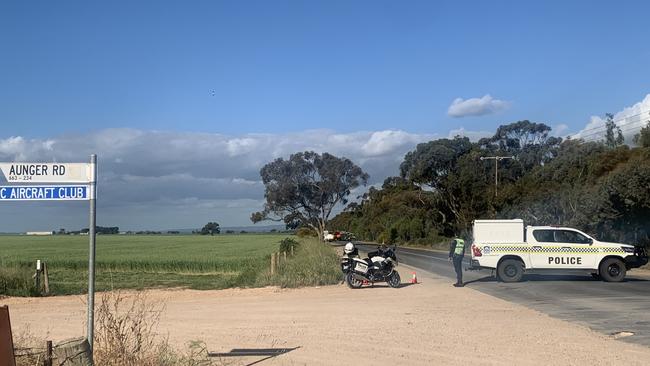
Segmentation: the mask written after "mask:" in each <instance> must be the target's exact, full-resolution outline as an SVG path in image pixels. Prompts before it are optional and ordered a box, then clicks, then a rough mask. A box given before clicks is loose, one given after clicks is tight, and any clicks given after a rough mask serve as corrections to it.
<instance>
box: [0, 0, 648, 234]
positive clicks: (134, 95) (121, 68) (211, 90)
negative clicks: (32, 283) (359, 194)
mask: <svg viewBox="0 0 650 366" xmlns="http://www.w3.org/2000/svg"><path fill="white" fill-rule="evenodd" d="M648 14H650V3H648V2H646V1H625V2H611V1H543V2H542V1H538V2H529V1H490V2H488V1H476V2H469V1H465V2H461V1H454V2H452V1H448V2H441V1H407V2H395V1H320V2H316V1H230V2H226V1H190V2H180V1H179V2H165V1H150V2H146V1H129V2H127V1H111V2H104V3H101V4H98V3H96V2H95V3H91V2H82V1H65V2H62V1H29V2H24V1H23V2H20V1H4V2H1V3H0V125H1V126H2V129H0V161H60V162H63V161H69V162H75V161H87V159H88V155H89V154H91V153H97V154H98V155H99V161H100V165H99V173H100V174H99V177H100V189H99V192H100V200H99V201H98V220H99V224H100V225H105V226H113V225H118V226H120V227H122V228H124V229H141V228H150V229H165V228H183V227H196V226H200V225H199V224H200V223H203V222H207V221H212V220H217V221H219V222H221V223H222V224H224V225H247V224H250V221H249V219H248V218H249V215H250V213H251V212H253V211H256V210H259V209H260V208H261V207H262V204H263V186H262V184H261V182H260V179H259V169H260V167H261V166H263V165H264V164H265V163H266V162H268V161H270V160H271V159H273V158H276V157H287V156H288V155H289V154H291V153H293V152H297V151H303V150H307V149H309V150H315V151H321V152H322V151H328V152H331V153H334V154H336V155H343V156H347V157H350V158H351V159H353V161H355V162H356V163H357V164H359V165H360V166H362V168H363V169H364V170H366V171H367V172H369V173H370V175H371V180H370V183H371V184H379V183H381V182H382V181H383V179H384V178H385V177H387V176H389V175H396V174H398V170H397V167H398V165H399V162H400V161H401V159H402V157H403V156H404V154H405V153H406V152H408V151H409V150H411V149H413V148H414V147H415V145H416V144H417V143H419V142H423V141H428V140H431V139H433V138H438V137H447V136H450V135H454V134H456V133H459V132H460V133H464V134H466V135H468V136H470V137H473V138H477V137H480V136H485V135H487V134H489V133H491V131H494V130H495V129H496V127H497V126H498V125H500V124H503V123H509V122H513V121H517V120H520V119H529V120H532V121H536V122H544V123H547V124H548V125H550V126H553V127H556V130H558V133H560V134H563V135H566V134H569V133H577V132H578V131H581V130H584V129H586V132H584V131H583V136H587V137H594V136H593V132H592V131H593V129H594V128H596V129H597V128H599V126H601V125H602V120H601V119H599V118H597V117H595V116H603V115H604V114H605V113H606V112H612V113H617V116H618V117H620V119H621V120H622V121H627V120H626V119H625V117H626V116H632V115H634V114H639V113H637V112H639V111H641V112H642V113H641V114H642V116H645V114H644V113H647V111H648V110H650V96H648V94H649V93H650V72H649V71H650V70H649V67H648V65H650V49H649V48H648V47H647V44H648V38H649V37H648V35H649V34H650V31H649V30H648ZM648 117H650V114H649V115H648ZM637 118H641V117H637ZM643 118H645V117H643ZM632 122H634V123H637V124H638V122H643V121H642V120H641V119H639V121H632ZM632 122H623V123H628V124H627V127H629V126H630V123H632ZM590 132H591V134H590ZM85 215H87V212H86V211H85V205H83V204H81V205H76V206H75V205H70V206H65V207H64V206H60V205H53V204H46V205H43V204H29V205H20V204H8V205H2V206H0V217H2V218H3V220H1V221H0V231H14V230H39V229H49V228H56V229H58V228H59V227H67V228H71V229H72V228H79V227H81V226H83V223H84V222H85V221H86V218H85ZM27 217H29V218H30V220H26V218H27Z"/></svg>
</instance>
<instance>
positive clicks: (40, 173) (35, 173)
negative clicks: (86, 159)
mask: <svg viewBox="0 0 650 366" xmlns="http://www.w3.org/2000/svg"><path fill="white" fill-rule="evenodd" d="M0 170H2V174H3V175H4V177H5V179H6V180H7V182H9V183H89V182H91V181H92V167H91V165H90V164H85V163H64V164H57V163H0Z"/></svg>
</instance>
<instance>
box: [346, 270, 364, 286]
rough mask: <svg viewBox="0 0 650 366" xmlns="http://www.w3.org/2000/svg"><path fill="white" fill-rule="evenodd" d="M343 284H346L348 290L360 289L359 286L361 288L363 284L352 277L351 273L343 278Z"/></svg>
mask: <svg viewBox="0 0 650 366" xmlns="http://www.w3.org/2000/svg"><path fill="white" fill-rule="evenodd" d="M345 283H347V284H348V287H349V288H361V286H363V282H362V281H361V280H359V279H357V278H356V277H354V275H353V274H352V273H351V272H349V273H348V275H347V276H345Z"/></svg>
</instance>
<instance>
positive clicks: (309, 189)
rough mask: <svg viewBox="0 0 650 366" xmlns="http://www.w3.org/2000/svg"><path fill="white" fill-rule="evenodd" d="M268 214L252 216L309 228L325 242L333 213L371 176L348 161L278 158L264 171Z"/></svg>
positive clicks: (305, 155)
mask: <svg viewBox="0 0 650 366" xmlns="http://www.w3.org/2000/svg"><path fill="white" fill-rule="evenodd" d="M260 175H261V177H262V182H263V183H264V187H265V193H264V197H265V199H266V203H265V204H264V210H262V211H260V212H255V213H253V214H252V215H251V220H252V221H253V222H254V223H256V222H259V221H262V220H276V221H283V222H284V223H285V224H286V225H287V227H289V228H297V227H300V226H307V227H310V228H311V229H313V230H314V231H315V232H316V233H317V234H318V236H319V237H320V238H321V240H322V238H323V232H324V231H325V229H326V226H327V222H328V220H329V218H330V215H331V214H332V210H333V209H334V208H335V207H336V206H337V205H339V204H341V205H345V204H346V203H347V202H348V200H347V197H348V196H349V195H350V192H351V190H352V189H354V188H357V187H359V186H360V185H366V184H367V182H368V174H366V173H365V172H364V171H363V170H362V169H361V168H360V167H358V166H357V165H355V164H354V163H353V162H352V161H351V160H349V159H347V158H344V157H343V158H339V157H336V156H334V155H331V154H328V153H323V154H318V153H315V152H313V151H305V152H299V153H296V154H292V155H291V156H290V157H289V159H287V160H285V159H283V158H278V159H276V160H274V161H272V162H270V163H268V164H266V165H265V166H264V167H262V169H261V170H260Z"/></svg>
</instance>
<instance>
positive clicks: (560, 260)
mask: <svg viewBox="0 0 650 366" xmlns="http://www.w3.org/2000/svg"><path fill="white" fill-rule="evenodd" d="M548 264H582V258H581V257H548Z"/></svg>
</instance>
